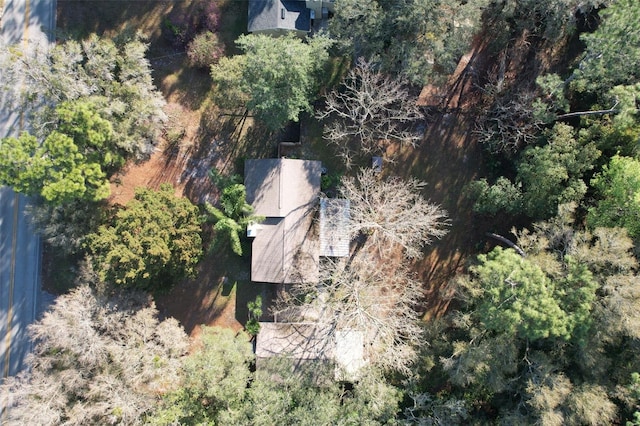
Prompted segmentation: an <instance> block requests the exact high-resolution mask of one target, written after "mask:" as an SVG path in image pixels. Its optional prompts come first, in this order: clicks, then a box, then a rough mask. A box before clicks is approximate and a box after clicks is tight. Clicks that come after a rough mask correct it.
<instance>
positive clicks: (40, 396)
mask: <svg viewBox="0 0 640 426" xmlns="http://www.w3.org/2000/svg"><path fill="white" fill-rule="evenodd" d="M157 315H158V312H157V310H156V309H155V307H154V306H153V303H149V300H148V297H146V296H144V295H133V296H132V295H131V294H128V295H127V296H118V297H113V298H108V299H107V298H104V297H102V296H98V295H96V294H95V293H94V292H93V291H92V290H91V289H90V288H89V287H88V286H82V287H79V288H78V289H76V290H74V291H73V292H71V293H70V294H68V295H65V296H60V297H59V298H58V299H57V301H56V302H55V304H54V306H53V308H52V309H51V310H50V311H49V312H47V313H46V314H45V315H44V317H43V318H42V319H41V320H40V321H38V322H37V323H35V324H33V325H32V326H31V327H30V329H29V331H30V335H31V338H32V339H33V341H34V343H35V346H34V350H33V353H32V354H31V355H30V358H29V360H28V364H29V367H30V368H29V371H25V372H23V373H21V374H19V375H18V376H16V377H11V378H9V379H7V380H6V381H5V383H4V384H3V385H2V387H0V395H2V398H3V401H2V404H1V405H2V406H4V407H9V409H8V412H7V413H6V414H7V417H6V418H7V424H10V425H13V424H16V425H24V424H39V425H49V424H68V425H76V424H137V423H140V420H141V415H142V414H144V413H145V412H146V411H148V410H149V409H150V408H151V407H153V406H154V405H155V402H156V398H157V396H158V395H160V394H162V393H164V392H166V391H167V390H169V389H172V388H173V387H174V386H175V385H176V384H177V383H178V380H179V377H178V371H179V368H178V367H179V365H180V364H179V363H180V361H181V357H182V356H183V355H185V353H186V351H187V349H188V340H187V337H186V335H185V333H184V331H183V330H182V328H181V327H180V326H179V324H178V322H177V321H176V320H174V319H168V320H165V321H162V322H160V321H159V320H158V318H157ZM5 398H6V400H4V399H5Z"/></svg>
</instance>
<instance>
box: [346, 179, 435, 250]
mask: <svg viewBox="0 0 640 426" xmlns="http://www.w3.org/2000/svg"><path fill="white" fill-rule="evenodd" d="M424 186H425V183H424V182H421V181H419V180H417V179H409V180H402V179H400V178H388V179H384V180H381V179H379V178H378V175H377V174H376V173H375V172H374V171H373V170H372V169H364V170H362V171H361V172H360V173H359V174H358V175H357V176H356V177H355V178H353V177H345V178H343V179H342V183H341V185H340V187H339V192H340V195H341V196H342V197H344V198H346V199H348V200H350V204H351V210H350V214H351V221H350V223H349V234H350V235H351V237H352V238H356V237H357V236H359V235H365V236H366V237H367V239H368V241H369V242H371V243H372V244H373V245H374V246H376V247H377V248H378V249H379V250H380V251H381V252H384V251H387V250H392V249H393V248H394V247H395V246H400V247H402V248H403V249H404V252H405V255H406V256H407V257H409V258H419V257H421V256H422V248H423V247H424V246H425V245H427V244H429V243H430V242H431V238H441V237H442V236H444V235H445V234H446V233H447V229H446V225H447V221H446V218H447V213H446V211H444V210H443V209H442V208H441V207H440V206H438V205H436V204H431V203H429V202H427V201H426V200H425V199H424V198H423V197H422V195H421V194H420V192H421V190H422V189H423V188H424Z"/></svg>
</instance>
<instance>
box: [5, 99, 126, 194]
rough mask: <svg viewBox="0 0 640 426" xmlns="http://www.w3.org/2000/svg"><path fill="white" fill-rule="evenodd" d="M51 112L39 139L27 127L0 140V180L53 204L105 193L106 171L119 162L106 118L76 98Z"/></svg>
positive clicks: (106, 188) (111, 130) (89, 104)
mask: <svg viewBox="0 0 640 426" xmlns="http://www.w3.org/2000/svg"><path fill="white" fill-rule="evenodd" d="M55 116H56V130H53V131H52V132H51V133H49V134H48V135H47V136H46V138H45V139H44V141H43V142H42V143H39V142H38V140H37V138H36V137H35V136H32V135H30V134H29V133H27V132H23V133H22V134H21V135H20V136H19V137H18V138H13V137H9V138H6V139H3V140H2V141H1V142H0V157H1V158H0V169H1V170H0V182H1V183H3V184H5V185H9V186H11V187H13V188H14V189H15V190H16V191H17V192H23V193H26V194H29V195H35V194H39V195H42V197H43V198H44V199H45V200H46V201H47V202H49V203H51V204H53V205H60V204H63V203H66V202H70V201H72V200H86V201H98V200H101V199H104V198H106V197H107V196H109V182H108V180H107V171H112V170H113V168H114V166H116V165H118V166H120V165H121V164H122V158H121V157H120V155H119V153H118V149H117V147H115V146H114V145H113V139H114V132H113V128H112V126H111V123H110V122H109V121H108V120H105V119H104V118H102V117H100V115H99V113H98V112H97V111H96V109H95V106H94V105H93V104H91V103H90V102H85V101H82V100H77V101H65V102H62V103H60V104H59V105H58V106H57V107H56V109H55Z"/></svg>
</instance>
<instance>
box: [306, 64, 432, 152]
mask: <svg viewBox="0 0 640 426" xmlns="http://www.w3.org/2000/svg"><path fill="white" fill-rule="evenodd" d="M317 117H318V118H319V119H321V120H324V119H327V122H326V124H325V129H324V138H325V139H326V140H328V141H329V142H331V143H335V144H338V145H339V146H340V148H341V150H342V151H343V152H348V151H349V150H350V149H351V147H350V146H349V145H350V144H351V143H355V145H356V146H357V148H356V149H357V150H358V151H362V152H364V153H378V152H381V151H383V150H384V148H385V147H386V145H387V144H388V143H389V141H391V140H397V141H400V142H402V143H409V144H415V143H416V142H417V140H418V139H420V137H421V135H418V134H416V132H415V131H414V126H415V124H416V123H417V121H418V120H420V119H421V118H423V115H422V114H421V113H420V111H419V109H418V107H417V105H416V102H415V99H414V98H413V97H412V96H411V95H410V94H409V91H408V90H407V87H406V82H405V81H404V80H402V79H392V78H390V77H389V76H387V75H385V74H382V73H381V72H380V71H378V70H377V69H376V67H375V65H374V64H373V63H372V62H371V61H367V60H365V59H362V58H360V59H359V60H358V62H357V63H356V66H355V67H354V68H353V69H352V70H351V71H350V72H349V74H348V75H347V77H346V79H345V80H344V82H343V83H342V87H340V88H339V89H336V90H334V91H332V92H331V93H329V94H328V95H327V97H326V108H325V109H324V110H323V111H320V112H319V113H318V114H317Z"/></svg>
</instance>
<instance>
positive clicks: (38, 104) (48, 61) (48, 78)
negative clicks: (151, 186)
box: [0, 34, 165, 164]
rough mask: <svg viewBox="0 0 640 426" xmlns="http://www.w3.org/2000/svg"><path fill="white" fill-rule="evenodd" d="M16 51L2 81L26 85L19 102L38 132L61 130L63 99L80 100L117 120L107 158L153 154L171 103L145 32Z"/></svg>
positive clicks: (104, 117) (109, 120) (69, 41)
mask: <svg viewBox="0 0 640 426" xmlns="http://www.w3.org/2000/svg"><path fill="white" fill-rule="evenodd" d="M10 52H12V53H13V54H12V55H9V56H10V63H9V64H8V65H7V66H6V67H5V68H3V74H2V76H1V81H0V85H4V86H17V87H22V88H23V89H22V90H23V93H22V95H23V96H22V97H21V98H19V99H14V102H15V103H16V107H17V108H21V109H22V110H24V111H26V112H27V113H31V116H32V117H31V118H30V122H31V124H32V127H33V128H34V129H37V136H38V137H40V136H44V137H46V135H48V134H49V133H50V132H51V131H52V130H56V128H57V121H56V120H55V119H54V120H52V115H53V116H55V112H56V111H55V110H56V108H57V106H58V104H60V103H62V102H65V101H70V102H71V103H70V105H74V103H75V102H74V101H80V104H82V105H84V106H86V107H88V108H90V109H91V110H92V111H94V112H95V113H97V114H98V115H99V116H100V118H102V119H104V120H106V121H108V122H109V123H110V124H111V127H112V131H113V133H112V135H111V137H110V140H109V145H108V146H109V149H108V150H107V152H108V154H107V155H109V156H111V157H112V158H110V159H106V160H103V161H105V162H106V163H109V164H112V163H113V164H117V163H118V162H117V161H116V160H117V156H116V153H117V155H119V156H125V157H135V158H138V159H142V158H145V157H147V156H148V155H150V154H151V152H152V151H153V147H154V145H155V143H156V142H157V138H158V137H159V134H160V130H161V128H162V125H163V122H164V120H165V115H164V112H163V111H162V107H163V106H164V103H165V102H164V99H163V98H162V95H161V94H160V93H159V92H158V90H157V89H156V88H155V87H154V85H153V80H152V77H151V67H150V64H149V61H148V60H147V59H146V58H145V54H146V52H147V45H146V44H145V43H144V42H143V40H142V38H141V37H140V36H139V35H136V36H134V37H131V38H126V37H122V38H121V40H119V41H118V42H115V41H113V40H110V39H107V38H101V37H98V36H97V35H95V34H92V35H90V36H89V37H87V38H86V39H84V40H83V41H75V40H65V41H63V42H61V43H59V44H56V45H55V46H54V47H53V48H52V49H50V50H49V51H46V52H38V54H36V55H28V54H23V52H19V51H14V50H11V51H10ZM21 82H22V83H23V84H21ZM58 113H60V112H58ZM92 121H94V122H95V118H92ZM62 132H63V133H64V130H62ZM41 133H42V134H41ZM71 136H73V135H71ZM95 148H97V147H95Z"/></svg>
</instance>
